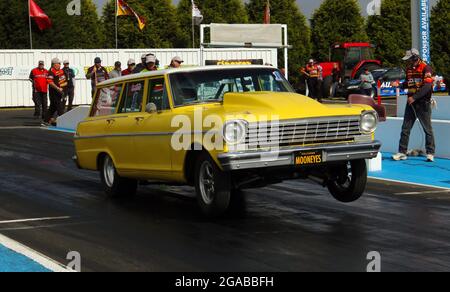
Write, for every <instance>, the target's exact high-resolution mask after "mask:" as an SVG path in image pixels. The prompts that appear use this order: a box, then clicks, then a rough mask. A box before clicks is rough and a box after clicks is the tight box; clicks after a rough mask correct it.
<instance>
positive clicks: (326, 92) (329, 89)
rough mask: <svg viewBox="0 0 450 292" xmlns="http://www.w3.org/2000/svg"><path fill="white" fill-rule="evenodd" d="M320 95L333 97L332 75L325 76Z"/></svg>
mask: <svg viewBox="0 0 450 292" xmlns="http://www.w3.org/2000/svg"><path fill="white" fill-rule="evenodd" d="M322 96H323V98H330V97H333V77H332V76H327V77H325V79H324V80H323V83H322Z"/></svg>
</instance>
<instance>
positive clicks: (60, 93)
mask: <svg viewBox="0 0 450 292" xmlns="http://www.w3.org/2000/svg"><path fill="white" fill-rule="evenodd" d="M48 84H49V93H50V108H49V111H48V112H47V117H46V118H45V120H44V123H43V125H44V126H48V125H49V124H51V125H56V120H55V114H56V115H57V116H61V115H63V114H64V104H63V102H62V101H63V99H64V92H65V90H66V87H67V79H66V74H65V73H64V70H62V69H61V61H60V60H59V59H58V58H54V59H52V68H51V69H50V72H49V73H48Z"/></svg>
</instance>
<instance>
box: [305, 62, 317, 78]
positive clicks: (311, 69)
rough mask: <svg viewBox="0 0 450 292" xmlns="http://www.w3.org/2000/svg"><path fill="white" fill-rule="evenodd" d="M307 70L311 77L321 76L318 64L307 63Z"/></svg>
mask: <svg viewBox="0 0 450 292" xmlns="http://www.w3.org/2000/svg"><path fill="white" fill-rule="evenodd" d="M306 72H307V73H308V74H309V78H319V77H320V72H319V66H318V65H312V66H311V65H309V64H308V65H306Z"/></svg>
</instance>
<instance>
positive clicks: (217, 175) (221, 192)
mask: <svg viewBox="0 0 450 292" xmlns="http://www.w3.org/2000/svg"><path fill="white" fill-rule="evenodd" d="M194 180H195V192H196V194H197V202H198V204H199V206H200V209H201V210H202V212H203V213H204V214H205V215H206V216H207V217H209V218H217V217H220V216H222V215H224V214H225V213H226V211H227V210H228V207H229V206H230V200H231V175H230V173H228V172H224V171H222V170H221V169H220V168H219V167H218V166H217V164H216V162H215V161H214V160H213V159H212V158H211V156H209V154H208V153H206V152H203V153H202V154H200V155H199V157H198V158H197V162H196V165H195V178H194Z"/></svg>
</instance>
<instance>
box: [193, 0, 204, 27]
mask: <svg viewBox="0 0 450 292" xmlns="http://www.w3.org/2000/svg"><path fill="white" fill-rule="evenodd" d="M192 20H193V21H194V24H195V25H200V24H201V23H202V22H203V15H202V12H201V11H200V9H198V7H197V5H195V3H194V0H192Z"/></svg>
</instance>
